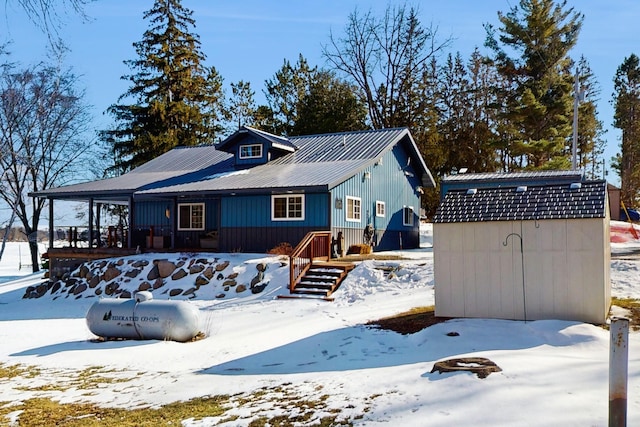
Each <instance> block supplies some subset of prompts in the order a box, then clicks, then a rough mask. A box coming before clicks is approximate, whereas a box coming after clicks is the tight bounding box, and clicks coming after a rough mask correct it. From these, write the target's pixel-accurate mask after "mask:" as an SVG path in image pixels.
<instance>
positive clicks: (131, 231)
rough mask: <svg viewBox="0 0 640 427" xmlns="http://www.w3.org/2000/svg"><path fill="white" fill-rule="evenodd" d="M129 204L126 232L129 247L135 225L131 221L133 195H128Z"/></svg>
mask: <svg viewBox="0 0 640 427" xmlns="http://www.w3.org/2000/svg"><path fill="white" fill-rule="evenodd" d="M127 203H128V204H129V206H128V209H127V211H129V219H128V222H129V232H128V233H127V247H128V248H130V247H132V246H131V245H132V243H131V235H132V234H133V226H134V225H135V224H134V223H133V209H134V208H133V206H134V205H133V196H129V200H128V202H127Z"/></svg>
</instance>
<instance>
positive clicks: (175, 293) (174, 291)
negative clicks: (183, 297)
mask: <svg viewBox="0 0 640 427" xmlns="http://www.w3.org/2000/svg"><path fill="white" fill-rule="evenodd" d="M181 293H182V289H180V288H175V289H171V290H170V291H169V296H170V297H175V296H178V295H180V294H181Z"/></svg>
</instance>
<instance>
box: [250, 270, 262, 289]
mask: <svg viewBox="0 0 640 427" xmlns="http://www.w3.org/2000/svg"><path fill="white" fill-rule="evenodd" d="M263 280H264V273H263V272H262V271H258V274H256V276H255V277H254V278H253V279H251V288H253V287H254V286H255V285H257V284H258V283H260V282H262V281H263Z"/></svg>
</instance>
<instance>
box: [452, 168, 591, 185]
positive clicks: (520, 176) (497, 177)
mask: <svg viewBox="0 0 640 427" xmlns="http://www.w3.org/2000/svg"><path fill="white" fill-rule="evenodd" d="M549 178H560V179H563V180H565V179H566V180H568V181H580V180H582V172H581V171H555V170H554V171H522V172H486V173H462V174H457V175H450V176H446V177H444V178H442V182H458V181H514V180H518V181H526V180H530V181H536V180H539V179H545V180H547V179H549Z"/></svg>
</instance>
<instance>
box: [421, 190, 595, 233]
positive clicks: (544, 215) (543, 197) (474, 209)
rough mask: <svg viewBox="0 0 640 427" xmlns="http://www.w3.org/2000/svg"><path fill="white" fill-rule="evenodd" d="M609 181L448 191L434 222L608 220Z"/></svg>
mask: <svg viewBox="0 0 640 427" xmlns="http://www.w3.org/2000/svg"><path fill="white" fill-rule="evenodd" d="M606 193H607V184H606V181H583V182H580V181H577V182H575V183H573V184H571V183H563V184H550V185H535V186H520V187H492V188H476V189H467V190H449V191H448V192H447V194H446V195H445V197H444V200H443V201H442V202H441V203H440V206H439V207H438V210H437V212H436V215H435V216H434V218H433V222H434V223H455V222H478V221H514V220H516V221H518V220H544V219H573V218H604V217H606V209H607V206H606Z"/></svg>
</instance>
